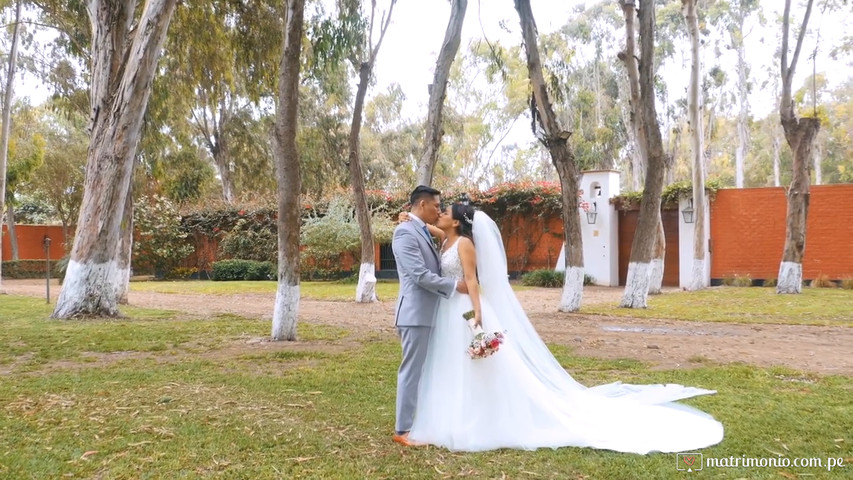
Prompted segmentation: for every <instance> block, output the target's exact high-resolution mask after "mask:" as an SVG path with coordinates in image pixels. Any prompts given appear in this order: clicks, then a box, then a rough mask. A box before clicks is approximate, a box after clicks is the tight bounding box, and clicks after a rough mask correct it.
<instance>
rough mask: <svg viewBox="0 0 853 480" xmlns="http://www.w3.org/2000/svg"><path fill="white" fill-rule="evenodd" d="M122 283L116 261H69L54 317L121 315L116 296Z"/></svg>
mask: <svg viewBox="0 0 853 480" xmlns="http://www.w3.org/2000/svg"><path fill="white" fill-rule="evenodd" d="M121 281H122V277H121V272H120V271H119V269H118V268H117V265H116V262H115V261H114V260H112V261H109V262H106V263H95V264H83V263H79V262H77V261H75V260H71V261H69V262H68V268H67V269H66V270H65V280H63V282H62V289H61V290H60V291H59V299H58V300H57V301H56V308H55V309H54V310H53V314H52V315H51V317H52V318H72V317H76V316H88V315H92V316H98V317H118V316H120V315H121V312H119V310H118V298H117V297H116V294H117V293H118V286H119V285H120V283H121Z"/></svg>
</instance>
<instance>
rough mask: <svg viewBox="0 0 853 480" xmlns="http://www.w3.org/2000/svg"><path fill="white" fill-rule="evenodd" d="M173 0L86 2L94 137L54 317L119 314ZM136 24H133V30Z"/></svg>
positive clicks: (90, 143)
mask: <svg viewBox="0 0 853 480" xmlns="http://www.w3.org/2000/svg"><path fill="white" fill-rule="evenodd" d="M175 4H176V0H148V1H147V2H146V4H145V6H144V7H143V8H142V9H141V12H142V13H141V18H140V19H139V21H138V22H135V21H134V10H135V7H136V2H135V1H133V0H126V1H121V2H118V1H101V0H90V2H89V4H88V9H89V17H90V19H91V24H92V55H91V58H92V69H91V72H92V73H91V92H90V101H91V107H92V119H91V136H90V142H89V152H88V158H87V162H86V182H85V185H84V193H83V202H82V205H81V208H80V215H79V217H78V220H77V233H76V235H75V238H74V246H73V248H72V249H71V258H70V260H69V262H68V268H67V270H66V274H65V281H64V282H63V285H62V290H61V291H60V294H59V299H58V300H57V302H56V308H55V310H54V311H53V315H52V317H53V318H70V317H74V316H78V315H94V316H117V315H119V311H118V298H117V292H119V291H120V287H119V285H120V284H121V283H122V282H124V281H125V279H126V277H125V276H124V275H123V273H122V271H121V267H120V265H119V262H118V260H117V259H118V257H119V246H120V243H121V230H122V223H123V220H124V212H125V203H126V201H127V194H128V189H129V188H130V181H131V174H132V171H133V161H134V157H135V156H136V148H137V143H138V142H139V136H140V132H141V129H142V120H143V115H144V113H145V109H146V107H147V105H148V98H149V95H150V93H151V83H152V80H153V78H154V74H155V73H156V67H157V60H158V58H159V57H160V51H161V49H162V46H163V42H164V40H165V39H166V31H167V29H168V27H169V22H170V21H171V19H172V15H173V13H174V11H175ZM133 25H136V26H137V27H136V28H132V26H133Z"/></svg>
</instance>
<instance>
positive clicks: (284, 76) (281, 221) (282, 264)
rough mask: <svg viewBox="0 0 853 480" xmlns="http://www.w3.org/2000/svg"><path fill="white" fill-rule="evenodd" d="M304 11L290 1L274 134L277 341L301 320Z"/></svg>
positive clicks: (289, 336) (296, 0)
mask: <svg viewBox="0 0 853 480" xmlns="http://www.w3.org/2000/svg"><path fill="white" fill-rule="evenodd" d="M304 10H305V2H304V0H288V1H287V16H286V17H285V24H284V32H283V36H284V48H283V50H284V51H283V53H282V57H281V64H280V66H279V77H278V104H277V106H276V118H275V129H274V135H273V155H275V161H276V173H277V177H278V220H277V225H278V290H277V291H276V294H275V308H274V310H273V317H272V339H273V340H296V322H297V320H298V319H299V231H300V226H301V215H300V211H301V205H300V202H299V193H300V189H301V178H300V172H299V151H298V149H297V144H296V121H297V107H298V98H299V67H300V63H299V56H300V53H301V51H302V25H303V21H304V20H303V14H304Z"/></svg>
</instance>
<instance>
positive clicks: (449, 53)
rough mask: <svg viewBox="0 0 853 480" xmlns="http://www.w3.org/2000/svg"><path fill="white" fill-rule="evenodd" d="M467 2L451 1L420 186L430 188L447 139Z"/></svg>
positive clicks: (431, 96)
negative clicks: (447, 105)
mask: <svg viewBox="0 0 853 480" xmlns="http://www.w3.org/2000/svg"><path fill="white" fill-rule="evenodd" d="M467 8H468V0H452V2H451V4H450V20H449V21H448V22H447V30H445V31H444V42H443V43H442V44H441V51H440V52H439V54H438V60H436V62H435V73H434V74H433V80H432V85H431V86H430V91H429V107H428V108H429V111H428V113H427V123H426V132H425V133H424V149H423V153H422V154H421V160H420V162H419V163H418V172H417V176H418V184H420V185H431V184H432V176H433V174H434V172H435V164H436V163H437V162H438V150H439V148H441V137H442V136H443V135H444V128H443V125H442V110H443V109H444V98H445V97H446V96H447V81H448V79H449V77H450V67H451V66H453V60H454V59H455V58H456V53H457V52H458V51H459V43H460V41H461V39H462V23H463V21H464V20H465V11H466V9H467Z"/></svg>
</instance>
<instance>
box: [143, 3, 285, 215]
mask: <svg viewBox="0 0 853 480" xmlns="http://www.w3.org/2000/svg"><path fill="white" fill-rule="evenodd" d="M186 6H187V8H181V9H179V10H178V11H177V13H176V14H175V19H174V24H175V28H173V29H172V30H171V31H170V33H169V37H168V42H167V46H166V48H165V50H164V52H163V59H162V61H161V65H162V70H163V71H162V74H161V75H160V76H159V77H158V79H157V81H158V82H160V83H163V84H165V85H166V87H167V89H166V90H165V92H164V94H165V95H166V96H167V97H168V98H169V102H168V103H165V104H164V103H162V102H160V103H154V104H152V106H157V107H159V108H162V109H166V110H167V111H168V110H171V111H172V114H171V115H170V118H165V119H163V120H164V121H167V122H168V126H169V129H170V130H173V129H183V130H185V133H186V134H189V135H190V136H191V138H192V141H193V143H195V144H197V145H198V146H200V147H203V148H205V149H206V150H207V151H208V153H209V158H211V159H212V160H213V165H214V166H215V168H216V170H217V173H218V177H219V180H220V182H221V184H222V198H223V200H225V202H227V203H234V201H235V200H236V197H237V196H238V194H239V193H240V192H241V191H245V190H246V189H252V190H259V189H260V190H266V192H263V191H262V192H257V193H272V191H273V190H274V188H275V187H274V182H271V181H270V182H268V184H266V185H263V186H260V185H258V184H257V180H258V179H270V178H271V176H270V175H268V174H267V173H268V172H270V171H271V170H272V160H271V157H272V153H271V151H270V148H271V147H270V144H269V135H268V133H267V132H268V127H269V126H268V125H266V124H265V121H264V118H263V116H264V115H263V113H264V108H263V107H264V106H265V105H267V104H269V103H270V102H269V99H271V98H272V93H273V90H274V85H275V71H276V70H277V67H276V65H275V62H276V60H277V57H278V53H279V51H280V48H281V45H280V43H278V42H277V41H275V40H274V39H275V38H276V34H275V32H276V31H277V28H278V25H277V19H278V18H279V16H280V11H279V10H280V7H279V6H278V4H277V2H270V1H256V2H247V3H244V2H237V3H235V2H231V1H227V0H216V1H206V0H191V1H190V2H188V3H187V5H186ZM161 91H163V90H161ZM241 172H242V174H241ZM240 177H244V178H240ZM245 177H249V178H248V179H247V178H245ZM241 183H242V185H241ZM241 187H242V188H241ZM258 187H261V188H258Z"/></svg>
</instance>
